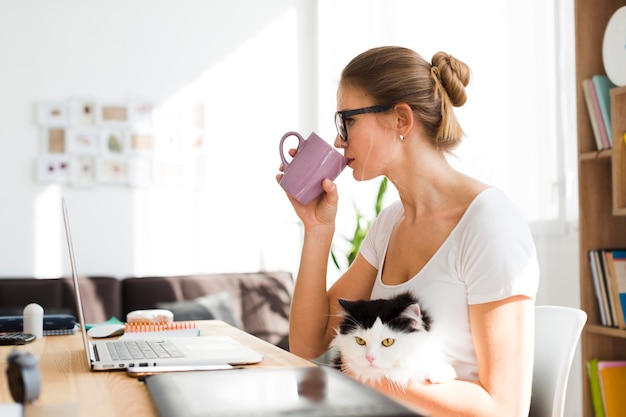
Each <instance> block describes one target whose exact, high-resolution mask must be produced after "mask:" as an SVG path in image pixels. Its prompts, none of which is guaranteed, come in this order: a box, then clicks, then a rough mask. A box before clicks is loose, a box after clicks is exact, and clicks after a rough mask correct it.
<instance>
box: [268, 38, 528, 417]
mask: <svg viewBox="0 0 626 417" xmlns="http://www.w3.org/2000/svg"><path fill="white" fill-rule="evenodd" d="M469 79H470V70H469V68H468V67H467V66H466V65H465V64H464V63H463V62H461V61H459V60H457V59H455V58H454V57H452V56H450V55H448V54H445V53H443V52H439V53H437V54H435V55H434V56H433V58H432V64H431V63H428V62H427V61H425V60H424V59H423V58H422V57H421V56H419V55H418V54H416V53H415V52H413V51H411V50H409V49H406V48H401V47H381V48H374V49H371V50H368V51H366V52H364V53H362V54H361V55H359V56H357V57H356V58H354V59H353V60H352V61H351V62H350V63H349V64H348V65H347V66H346V68H345V69H344V70H343V72H342V77H341V81H340V84H339V88H338V93H337V108H338V112H337V114H336V119H335V120H336V124H337V130H338V135H337V137H336V140H335V146H336V147H338V148H342V149H343V150H344V154H345V156H346V157H347V158H348V160H349V161H350V162H349V167H350V168H352V170H353V176H354V178H355V179H356V180H358V181H364V180H369V179H372V178H376V177H378V176H381V175H384V176H386V177H387V178H388V179H389V181H391V182H392V183H393V184H394V186H395V187H396V189H397V190H398V193H399V197H400V199H399V201H398V202H396V203H394V204H392V205H391V206H389V207H387V208H386V209H384V210H383V211H382V212H381V213H380V215H379V216H378V218H377V219H376V221H375V222H374V224H373V225H372V227H371V229H370V231H369V233H368V236H367V237H366V239H365V241H364V243H363V244H362V246H361V249H360V252H359V255H358V256H357V258H356V259H355V261H354V262H353V263H352V265H351V266H350V268H349V269H348V270H347V271H346V272H345V273H344V274H343V275H342V276H341V277H340V278H339V280H337V282H336V283H335V284H334V285H333V286H332V287H331V288H330V289H329V290H327V289H326V288H327V286H326V265H327V260H328V255H329V251H330V247H331V242H332V239H333V235H334V231H335V217H336V210H337V202H338V194H337V189H336V186H335V184H334V183H333V182H332V181H330V180H328V179H326V180H324V182H323V189H324V191H325V193H323V194H322V195H321V196H320V197H319V198H318V199H317V200H315V201H313V202H312V203H310V204H308V205H306V206H304V205H301V204H299V203H298V202H297V201H296V200H294V199H293V198H291V197H289V200H290V202H291V204H292V205H293V206H294V209H295V210H296V213H297V214H298V216H299V217H300V219H301V220H302V222H303V224H304V230H305V236H304V243H303V249H302V259H301V264H300V268H299V271H298V278H297V280H296V287H295V292H294V297H293V304H292V310H291V318H290V349H291V351H292V352H293V353H295V354H297V355H300V356H303V357H305V358H310V359H313V358H316V357H318V356H319V355H320V354H322V353H324V352H325V351H326V350H327V349H328V344H329V342H330V340H331V339H332V338H333V336H334V335H335V328H336V327H337V325H338V323H339V322H340V320H341V318H340V317H339V316H338V302H337V299H338V298H344V299H351V300H356V299H370V298H371V299H375V298H388V297H390V296H392V295H394V294H397V293H400V292H402V291H406V290H410V291H412V292H413V293H414V294H416V295H417V296H418V297H419V299H420V300H421V302H422V304H424V305H425V307H426V308H427V309H428V310H429V312H430V315H431V316H432V317H433V318H434V320H435V321H436V323H437V325H438V326H439V330H440V333H441V330H443V331H444V334H445V336H444V337H445V341H444V342H445V350H446V353H447V354H448V355H449V356H450V357H451V358H452V364H453V366H454V367H455V369H456V372H457V374H458V378H457V379H456V380H454V381H451V382H448V383H443V384H429V383H427V382H423V383H417V382H412V383H411V384H410V385H409V387H408V388H407V390H406V391H405V392H401V391H399V390H397V389H394V388H393V386H392V385H391V384H389V383H387V382H385V381H383V382H379V383H376V384H375V385H376V388H377V389H380V390H382V391H384V392H386V393H388V394H390V395H392V396H395V397H396V398H399V399H401V400H403V401H405V402H408V403H410V404H413V405H415V406H416V407H418V408H419V409H422V410H425V411H427V412H428V413H429V414H431V415H433V416H481V417H485V416H494V417H502V416H509V417H510V416H528V411H529V406H530V392H531V384H532V367H533V366H532V365H533V345H534V343H533V338H534V298H535V295H536V291H537V286H538V281H539V270H538V266H537V260H536V253H535V247H534V243H533V240H532V237H531V235H530V232H529V230H528V226H527V224H526V223H525V222H524V220H523V219H522V217H521V215H520V213H519V212H518V210H517V209H516V208H515V207H514V205H513V204H512V203H511V202H510V201H509V200H508V199H507V198H506V197H505V195H504V194H503V193H502V192H501V191H500V190H498V189H497V188H495V187H490V186H488V185H486V184H484V183H482V182H480V181H478V180H476V179H474V178H471V177H468V176H466V175H464V174H462V173H460V172H458V171H456V170H454V169H453V168H452V167H451V166H450V165H449V163H448V161H447V159H446V153H448V152H450V151H451V150H452V149H454V147H455V146H456V145H458V143H459V142H460V140H461V137H462V135H463V132H462V130H461V127H460V126H459V123H458V121H457V119H456V117H455V115H454V113H453V109H452V107H453V106H461V105H463V104H464V103H465V100H466V95H465V87H466V86H467V84H468V83H469ZM291 152H292V154H293V152H294V151H293V150H292V151H291ZM280 176H281V174H279V175H278V179H280Z"/></svg>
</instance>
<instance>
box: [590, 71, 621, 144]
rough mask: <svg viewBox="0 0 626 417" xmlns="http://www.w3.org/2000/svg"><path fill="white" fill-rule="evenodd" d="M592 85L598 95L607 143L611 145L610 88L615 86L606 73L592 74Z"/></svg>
mask: <svg viewBox="0 0 626 417" xmlns="http://www.w3.org/2000/svg"><path fill="white" fill-rule="evenodd" d="M591 81H592V82H593V86H594V87H595V90H596V94H597V96H598V104H599V105H600V112H601V113H602V120H603V121H604V127H605V128H606V131H607V133H608V135H609V143H611V146H612V145H613V139H612V138H611V93H610V91H611V89H612V88H615V87H617V86H616V85H615V84H613V82H612V81H611V80H610V79H609V77H607V76H606V75H594V76H592V77H591Z"/></svg>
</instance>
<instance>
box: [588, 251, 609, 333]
mask: <svg viewBox="0 0 626 417" xmlns="http://www.w3.org/2000/svg"><path fill="white" fill-rule="evenodd" d="M587 254H588V256H589V266H590V269H591V279H592V281H593V291H594V294H595V296H596V302H597V303H598V310H599V312H600V324H602V325H603V326H610V325H611V324H610V323H609V313H608V305H607V302H606V290H605V285H604V281H603V278H602V272H601V271H600V265H599V262H598V260H597V257H598V255H597V251H596V250H590V251H589V252H587Z"/></svg>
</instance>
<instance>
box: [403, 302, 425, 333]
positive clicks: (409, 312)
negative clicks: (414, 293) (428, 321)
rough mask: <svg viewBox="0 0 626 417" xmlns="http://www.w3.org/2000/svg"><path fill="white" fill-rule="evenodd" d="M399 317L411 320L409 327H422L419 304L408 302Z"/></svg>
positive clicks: (422, 321)
mask: <svg viewBox="0 0 626 417" xmlns="http://www.w3.org/2000/svg"><path fill="white" fill-rule="evenodd" d="M400 317H402V318H406V319H409V320H411V327H413V328H414V329H422V328H424V320H423V317H422V309H421V308H420V306H419V304H410V305H409V306H408V307H407V308H405V309H404V311H403V312H402V313H401V314H400Z"/></svg>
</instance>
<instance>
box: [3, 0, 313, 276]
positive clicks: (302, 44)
mask: <svg viewBox="0 0 626 417" xmlns="http://www.w3.org/2000/svg"><path fill="white" fill-rule="evenodd" d="M312 10H314V3H313V2H306V1H291V0H284V1H272V2H267V3H263V5H262V7H259V3H258V2H257V1H254V0H239V1H237V2H217V1H201V0H185V1H180V2H179V1H177V2H169V1H157V2H155V1H149V0H145V1H133V2H126V1H118V0H113V1H107V2H80V1H72V0H59V1H55V2H45V1H35V0H30V1H23V2H9V1H1V2H0V56H1V59H2V63H3V64H2V68H1V69H0V74H1V77H0V91H1V94H0V114H2V116H0V120H1V122H0V143H2V144H3V145H4V151H3V152H1V153H0V159H1V160H2V163H1V164H0V184H1V185H2V194H3V204H2V208H1V209H0V213H2V215H1V216H0V230H2V233H0V275H2V276H16V275H26V276H30V275H33V274H34V275H38V276H56V275H60V274H64V273H67V272H68V264H67V261H66V258H67V257H66V252H65V250H64V243H65V241H64V236H63V235H62V224H61V213H60V196H61V195H64V196H65V197H66V199H67V204H68V207H69V210H70V216H71V220H72V229H73V234H74V245H75V249H76V255H77V260H78V268H79V270H80V272H81V273H84V274H113V275H120V276H123V275H131V274H132V275H142V274H151V273H161V274H163V273H188V272H194V271H214V270H220V271H224V270H256V269H258V268H259V266H260V265H261V266H266V267H268V268H274V267H275V268H281V267H284V268H292V269H293V268H294V266H293V259H294V258H297V253H298V252H294V249H293V248H294V247H295V246H297V243H298V226H297V225H296V224H295V216H294V215H293V214H292V211H291V209H290V206H289V204H288V203H287V201H286V199H285V197H284V194H283V193H282V191H281V189H280V187H278V186H277V184H276V181H275V179H274V177H275V174H276V173H277V171H278V165H279V162H280V160H279V158H278V155H277V152H278V146H277V144H278V140H279V139H280V137H281V136H282V134H283V133H284V132H285V131H287V130H299V131H302V132H307V131H311V130H313V121H314V120H315V117H314V109H315V106H314V103H312V102H311V100H309V97H314V92H315V85H314V84H312V83H310V82H309V80H311V79H312V78H313V77H312V76H311V71H313V64H314V62H312V60H313V58H314V56H315V54H312V53H309V52H310V51H311V50H313V49H314V48H315V43H314V39H315V37H314V36H313V30H314V29H315V27H314V23H315V19H310V17H311V16H314V13H313V12H312ZM73 97H92V98H96V99H98V100H115V101H119V100H127V99H132V98H139V99H147V100H153V101H154V102H155V103H157V104H158V105H167V104H168V103H172V102H173V103H177V102H181V103H183V102H185V101H190V100H201V101H204V102H205V104H206V120H207V128H206V133H207V138H208V152H207V155H206V165H205V175H204V176H203V177H202V181H201V183H200V184H196V185H194V186H189V187H165V186H157V187H151V188H148V189H131V188H126V187H120V186H99V187H91V188H87V189H85V188H79V187H71V186H64V187H59V186H54V185H42V184H40V183H37V182H35V175H34V173H35V169H34V160H35V158H36V157H37V155H38V153H39V152H40V146H39V143H38V141H39V131H38V128H37V127H36V125H35V118H34V106H35V103H36V102H37V101H40V100H64V99H68V98H73ZM259 225H261V226H260V227H259ZM278 236H280V239H278ZM268 243H269V246H267V244H268ZM294 243H295V245H294ZM263 244H266V245H265V246H266V247H268V250H267V253H262V252H263V251H261V249H260V248H261V246H263ZM279 253H280V255H282V256H278V255H279Z"/></svg>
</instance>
